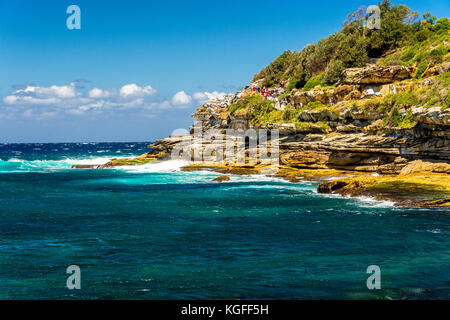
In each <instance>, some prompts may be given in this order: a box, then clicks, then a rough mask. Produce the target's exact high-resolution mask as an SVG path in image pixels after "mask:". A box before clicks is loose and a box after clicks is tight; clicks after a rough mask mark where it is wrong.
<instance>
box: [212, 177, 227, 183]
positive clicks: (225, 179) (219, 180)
mask: <svg viewBox="0 0 450 320" xmlns="http://www.w3.org/2000/svg"><path fill="white" fill-rule="evenodd" d="M230 180H231V179H230V177H229V176H220V177H217V178H214V179H213V180H212V181H217V182H224V181H230Z"/></svg>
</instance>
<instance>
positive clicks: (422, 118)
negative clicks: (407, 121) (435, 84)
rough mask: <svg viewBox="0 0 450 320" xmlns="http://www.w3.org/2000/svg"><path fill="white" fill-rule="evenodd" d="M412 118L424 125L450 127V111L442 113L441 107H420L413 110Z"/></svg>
mask: <svg viewBox="0 0 450 320" xmlns="http://www.w3.org/2000/svg"><path fill="white" fill-rule="evenodd" d="M412 116H413V119H414V120H416V121H419V122H422V123H426V124H432V125H441V126H450V109H446V110H444V111H442V110H441V108H440V107H434V108H429V109H427V108H424V107H418V108H413V109H412Z"/></svg>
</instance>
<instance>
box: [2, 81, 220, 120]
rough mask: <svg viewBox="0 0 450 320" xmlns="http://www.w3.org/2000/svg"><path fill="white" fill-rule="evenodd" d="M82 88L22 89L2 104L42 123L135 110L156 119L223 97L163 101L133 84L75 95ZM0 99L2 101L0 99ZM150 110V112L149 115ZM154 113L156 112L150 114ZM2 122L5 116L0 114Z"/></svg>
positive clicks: (198, 95) (205, 94) (183, 94)
mask: <svg viewBox="0 0 450 320" xmlns="http://www.w3.org/2000/svg"><path fill="white" fill-rule="evenodd" d="M78 90H82V88H78V87H76V86H75V83H70V84H68V85H62V86H58V85H51V86H48V87H41V86H38V85H34V84H33V85H27V86H26V87H25V88H24V89H18V90H13V91H12V92H11V93H10V94H9V95H7V96H5V97H4V98H3V99H2V100H3V102H4V104H3V107H2V108H3V109H2V110H1V111H2V112H3V111H6V110H7V109H10V113H11V114H16V115H19V116H21V117H30V118H36V119H44V118H49V117H53V116H56V115H59V114H66V115H78V116H81V115H88V114H100V113H106V112H120V111H122V112H125V110H129V109H131V108H134V111H133V112H134V113H137V114H140V115H141V116H144V117H155V116H156V115H155V114H158V113H160V112H162V110H171V109H172V110H176V109H183V108H194V107H198V106H199V105H200V104H202V103H204V102H205V101H207V100H210V99H214V98H217V97H220V96H222V95H225V93H224V92H218V91H213V92H196V93H194V94H193V95H192V96H190V95H189V94H187V93H186V92H185V91H179V92H177V93H175V94H174V95H173V96H172V97H170V98H167V99H163V97H160V96H159V97H158V96H155V97H153V96H154V95H156V93H157V91H156V90H155V89H154V88H153V87H152V86H150V85H148V86H144V87H140V86H138V85H137V84H135V83H131V84H127V85H124V86H123V87H121V88H119V89H116V88H112V89H108V90H105V89H101V88H98V87H94V88H90V89H86V91H84V90H83V91H78ZM0 99H1V98H0ZM149 110H152V111H150V113H149ZM153 110H155V112H153ZM2 118H5V113H3V114H2Z"/></svg>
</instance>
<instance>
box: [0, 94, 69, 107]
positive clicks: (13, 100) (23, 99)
mask: <svg viewBox="0 0 450 320" xmlns="http://www.w3.org/2000/svg"><path fill="white" fill-rule="evenodd" d="M60 101H61V99H58V98H45V99H41V98H35V97H32V96H16V95H10V96H6V97H5V98H4V99H3V102H5V103H7V104H10V105H16V104H37V105H51V104H56V103H58V102H60Z"/></svg>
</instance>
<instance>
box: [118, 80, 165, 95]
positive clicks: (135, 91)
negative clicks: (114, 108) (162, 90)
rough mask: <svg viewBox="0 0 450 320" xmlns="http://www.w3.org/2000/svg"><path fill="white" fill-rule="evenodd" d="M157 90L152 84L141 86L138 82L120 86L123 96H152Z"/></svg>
mask: <svg viewBox="0 0 450 320" xmlns="http://www.w3.org/2000/svg"><path fill="white" fill-rule="evenodd" d="M156 92H157V91H156V90H155V89H153V88H152V87H151V86H146V87H139V86H138V85H137V84H135V83H131V84H127V85H124V86H123V87H122V88H120V92H119V94H120V96H121V97H122V98H130V97H145V96H151V95H153V94H155V93H156Z"/></svg>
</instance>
